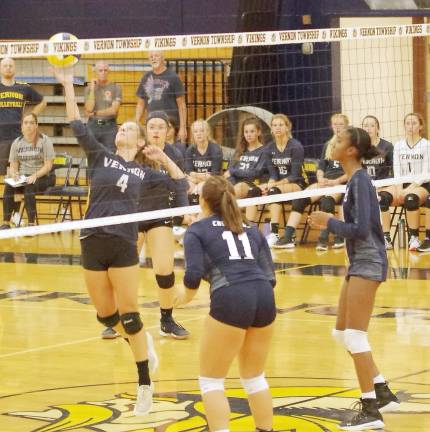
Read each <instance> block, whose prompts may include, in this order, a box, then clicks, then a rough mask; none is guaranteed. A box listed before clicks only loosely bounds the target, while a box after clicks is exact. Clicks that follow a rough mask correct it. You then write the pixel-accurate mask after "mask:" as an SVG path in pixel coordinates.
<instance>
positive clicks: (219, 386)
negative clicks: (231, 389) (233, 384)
mask: <svg viewBox="0 0 430 432" xmlns="http://www.w3.org/2000/svg"><path fill="white" fill-rule="evenodd" d="M199 385H200V392H201V394H202V395H204V394H205V393H209V392H213V391H222V392H223V391H224V378H207V377H199Z"/></svg>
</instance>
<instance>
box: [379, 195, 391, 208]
mask: <svg viewBox="0 0 430 432" xmlns="http://www.w3.org/2000/svg"><path fill="white" fill-rule="evenodd" d="M392 202H393V195H391V194H390V192H386V191H382V192H379V208H380V209H381V211H382V212H387V211H388V210H390V205H391V204H392Z"/></svg>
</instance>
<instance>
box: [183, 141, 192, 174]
mask: <svg viewBox="0 0 430 432" xmlns="http://www.w3.org/2000/svg"><path fill="white" fill-rule="evenodd" d="M192 171H194V167H193V157H192V146H189V147H188V148H187V150H186V151H185V172H186V173H187V174H189V173H190V172H192Z"/></svg>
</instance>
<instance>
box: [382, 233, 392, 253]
mask: <svg viewBox="0 0 430 432" xmlns="http://www.w3.org/2000/svg"><path fill="white" fill-rule="evenodd" d="M384 241H385V250H392V249H393V241H392V240H391V237H390V234H388V235H384Z"/></svg>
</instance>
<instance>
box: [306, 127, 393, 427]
mask: <svg viewBox="0 0 430 432" xmlns="http://www.w3.org/2000/svg"><path fill="white" fill-rule="evenodd" d="M378 154H379V152H378V150H377V149H376V147H375V146H372V144H371V141H370V137H369V135H368V133H367V132H366V131H364V130H363V129H360V128H353V127H349V128H348V129H347V130H346V131H345V132H344V133H343V134H342V135H341V137H340V139H339V141H338V142H336V144H335V147H334V150H333V158H334V159H336V160H338V161H340V163H341V164H342V167H343V169H344V171H345V174H346V175H347V177H348V183H347V189H346V192H345V197H344V200H343V209H344V217H345V222H342V221H339V220H337V219H335V218H334V217H333V215H332V214H330V213H324V212H320V211H318V212H313V213H312V214H311V215H310V216H309V222H310V224H311V226H312V227H315V228H319V229H328V230H329V231H330V232H332V233H334V234H337V235H341V236H342V237H344V238H345V239H346V247H347V252H348V258H349V261H350V265H349V268H348V271H347V276H346V279H345V282H344V285H343V287H342V291H341V294H340V298H339V306H338V312H337V321H336V329H335V330H334V331H333V336H334V338H335V339H336V340H337V341H338V342H339V343H340V344H341V345H342V346H343V347H345V348H346V350H347V351H348V352H349V353H350V354H351V356H352V358H353V360H354V365H355V370H356V373H357V377H358V381H359V384H360V389H361V392H362V393H361V398H360V410H359V412H358V413H357V414H356V415H355V416H354V417H353V418H352V419H351V420H348V421H345V422H343V423H341V424H340V425H339V428H340V429H342V430H346V431H357V430H365V429H369V428H372V429H373V428H382V427H384V422H383V419H382V416H381V412H384V411H385V412H386V411H389V410H392V409H395V408H397V406H398V404H399V401H398V399H397V398H396V396H395V395H394V394H393V393H392V392H391V390H390V389H389V387H388V385H387V383H386V381H385V379H384V377H383V376H382V375H381V374H380V372H379V370H378V369H377V367H376V365H375V362H374V360H373V356H372V351H371V347H370V344H369V341H368V338H367V330H368V326H369V321H370V317H371V315H372V310H373V306H374V301H375V295H376V291H377V289H378V287H379V285H380V284H381V282H383V281H385V279H386V277H387V269H388V261H387V254H386V250H385V241H384V233H383V231H382V226H381V221H380V211H379V200H378V196H377V194H376V190H375V187H374V186H373V185H372V181H371V179H370V177H369V175H368V174H367V172H366V170H365V169H363V168H362V160H363V159H372V158H374V157H376V156H378Z"/></svg>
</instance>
